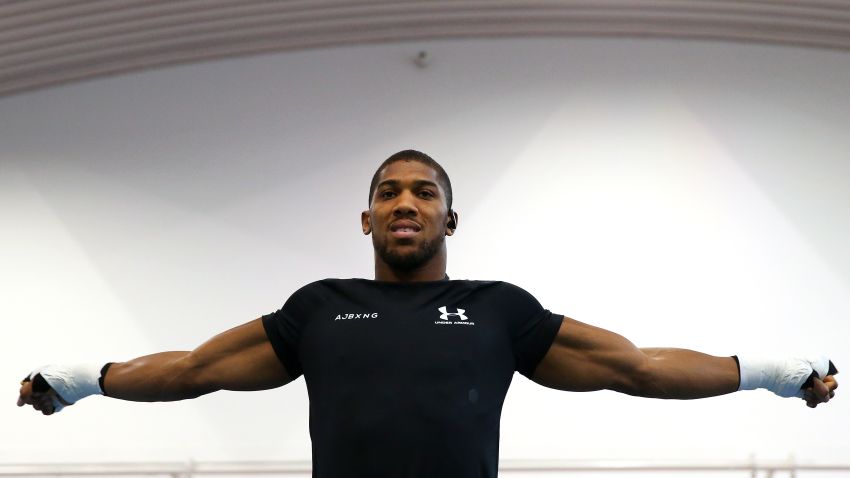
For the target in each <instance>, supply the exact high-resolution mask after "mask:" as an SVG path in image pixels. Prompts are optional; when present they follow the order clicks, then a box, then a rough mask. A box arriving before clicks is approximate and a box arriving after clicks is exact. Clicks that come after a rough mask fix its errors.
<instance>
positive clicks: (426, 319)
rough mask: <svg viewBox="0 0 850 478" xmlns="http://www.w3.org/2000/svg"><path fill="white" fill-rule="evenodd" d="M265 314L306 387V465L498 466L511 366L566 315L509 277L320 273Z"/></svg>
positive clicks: (544, 342) (537, 353)
mask: <svg viewBox="0 0 850 478" xmlns="http://www.w3.org/2000/svg"><path fill="white" fill-rule="evenodd" d="M262 320H263V325H264V327H265V330H266V333H267V334H268V337H269V340H270V341H271V344H272V346H273V347H274V350H275V352H276V353H277V355H278V357H279V358H280V360H281V362H282V363H283V365H284V366H285V367H286V370H287V371H288V372H289V374H290V376H292V377H293V378H295V377H298V376H300V375H302V374H303V375H304V378H305V381H306V383H307V391H308V394H309V397H310V436H311V439H312V445H313V476H314V477H319V478H325V477H333V478H340V477H360V476H368V477H393V478H403V477H428V478H433V477H470V478H471V477H495V476H496V474H497V470H498V461H499V419H500V416H501V411H502V404H503V403H504V400H505V395H506V394H507V391H508V386H509V385H510V383H511V378H512V377H513V374H514V372H515V371H518V372H520V373H522V374H523V375H525V376H529V377H530V376H531V374H533V372H534V369H535V367H536V366H537V364H538V362H540V360H541V359H542V358H543V356H544V355H545V354H546V352H547V351H548V349H549V347H550V346H551V344H552V342H553V340H554V338H555V335H556V334H557V331H558V328H559V327H560V324H561V321H562V316H559V315H555V314H552V313H551V312H549V311H548V310H546V309H544V308H543V307H542V306H541V305H540V303H539V302H537V300H536V299H535V298H534V297H532V296H531V295H530V294H529V293H527V292H525V291H524V290H522V289H520V288H519V287H516V286H514V285H511V284H508V283H505V282H491V281H457V280H451V281H450V280H444V281H436V282H417V283H394V282H377V281H371V280H365V279H326V280H321V281H318V282H314V283H312V284H309V285H307V286H305V287H303V288H301V289H299V290H298V291H297V292H296V293H295V294H293V295H292V296H291V297H290V298H289V300H288V301H287V302H286V304H285V305H284V306H283V308H281V309H280V310H278V311H277V312H275V313H273V314H269V315H266V316H264V317H263V319H262Z"/></svg>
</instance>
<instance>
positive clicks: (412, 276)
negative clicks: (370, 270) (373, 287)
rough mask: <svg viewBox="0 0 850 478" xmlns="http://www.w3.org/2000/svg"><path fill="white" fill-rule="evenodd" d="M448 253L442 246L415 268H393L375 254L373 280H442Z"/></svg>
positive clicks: (444, 274) (444, 275)
mask: <svg viewBox="0 0 850 478" xmlns="http://www.w3.org/2000/svg"><path fill="white" fill-rule="evenodd" d="M447 256H448V254H447V253H446V248H445V247H443V248H442V249H441V250H440V251H439V252H438V253H437V254H436V255H435V256H434V257H432V258H431V259H430V260H428V262H426V263H424V264H422V265H421V266H419V267H417V268H415V269H405V270H399V269H393V268H392V267H391V266H390V265H389V264H387V263H386V262H384V260H383V259H381V257H380V256H378V255H377V254H376V255H375V280H377V281H382V282H428V281H438V280H443V279H444V278H445V277H446V263H447V262H448V261H447Z"/></svg>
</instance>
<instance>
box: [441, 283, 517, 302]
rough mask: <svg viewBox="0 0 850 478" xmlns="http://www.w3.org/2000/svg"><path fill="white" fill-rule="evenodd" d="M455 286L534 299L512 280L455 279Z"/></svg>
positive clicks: (513, 297)
mask: <svg viewBox="0 0 850 478" xmlns="http://www.w3.org/2000/svg"><path fill="white" fill-rule="evenodd" d="M451 282H452V284H453V285H454V286H455V287H458V288H465V289H469V290H475V291H480V292H486V293H489V294H493V295H496V296H499V297H502V298H505V299H508V300H511V299H534V296H532V295H531V294H530V293H528V292H527V291H526V290H525V289H523V288H522V287H519V286H517V285H514V284H511V283H510V282H504V281H497V280H455V281H451Z"/></svg>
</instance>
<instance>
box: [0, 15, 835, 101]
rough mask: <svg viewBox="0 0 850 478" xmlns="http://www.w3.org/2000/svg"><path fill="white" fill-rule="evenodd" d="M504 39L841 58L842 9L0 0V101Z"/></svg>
mask: <svg viewBox="0 0 850 478" xmlns="http://www.w3.org/2000/svg"><path fill="white" fill-rule="evenodd" d="M510 36H561V37H585V36H587V37H657V38H681V39H714V40H724V41H735V42H751V43H766V44H783V45H793V46H802V47H813V48H828V49H838V50H847V51H850V1H847V0H841V1H808V0H775V1H770V0H749V1H734V0H713V1H712V0H584V1H581V0H462V1H457V0H456V1H444V0H405V1H398V0H395V1H393V0H384V1H381V0H371V1H369V0H363V1H356V0H291V1H270V0H180V1H173V0H172V1H169V0H145V1H141V0H92V1H85V2H80V1H68V0H28V1H14V0H5V1H4V0H0V96H2V95H9V94H13V93H17V92H21V91H26V90H32V89H37V88H42V87H46V86H50V85H56V84H60V83H66V82H72V81H79V80H85V79H88V78H93V77H98V76H103V75H109V74H115V73H122V72H128V71H134V70H142V69H147V68H155V67H159V66H163V65H171V64H179V63H188V62H196V61H201V60H206V59H213V58H224V57H231V56H238V55H248V54H256V53H262V52H274V51H291V50H299V49H305V48H315V47H326V46H339V45H352V44H362V43H374V42H398V41H407V40H418V39H445V38H470V37H472V38H474V37H510Z"/></svg>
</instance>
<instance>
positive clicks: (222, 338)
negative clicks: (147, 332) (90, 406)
mask: <svg viewBox="0 0 850 478" xmlns="http://www.w3.org/2000/svg"><path fill="white" fill-rule="evenodd" d="M290 380H291V378H290V377H289V374H287V372H286V369H285V368H284V367H283V365H282V364H281V363H280V360H278V358H277V356H276V355H275V352H274V350H273V349H272V346H271V343H270V342H269V340H268V337H267V336H266V332H265V330H264V328H263V324H262V321H261V319H256V320H253V321H251V322H248V323H247V324H244V325H241V326H239V327H235V328H233V329H230V330H228V331H226V332H223V333H221V334H218V335H216V336H215V337H213V338H211V339H210V340H208V341H207V342H205V343H203V344H202V345H200V346H199V347H198V348H196V349H195V350H192V351H178V352H163V353H158V354H153V355H147V356H144V357H139V358H136V359H133V360H130V361H127V362H122V363H114V364H112V366H111V367H110V368H109V371H108V372H107V374H106V376H105V377H104V381H103V389H104V392H105V394H106V395H108V396H110V397H114V398H119V399H122V400H132V401H138V402H158V401H173V400H183V399H187V398H195V397H198V396H200V395H204V394H207V393H210V392H214V391H217V390H264V389H269V388H274V387H279V386H281V385H284V384H286V383H288V382H289V381H290ZM33 383H34V382H33V381H26V382H24V383H23V384H22V386H21V390H20V396H19V398H18V405H19V406H23V405H32V406H33V408H35V409H36V410H41V411H42V413H45V414H50V413H53V407H52V406H51V402H52V400H51V398H52V397H54V396H56V392H55V391H53V390H52V389H51V390H47V391H34V390H33ZM58 398H60V401H63V400H62V398H63V397H61V395H60V396H59V397H58Z"/></svg>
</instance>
